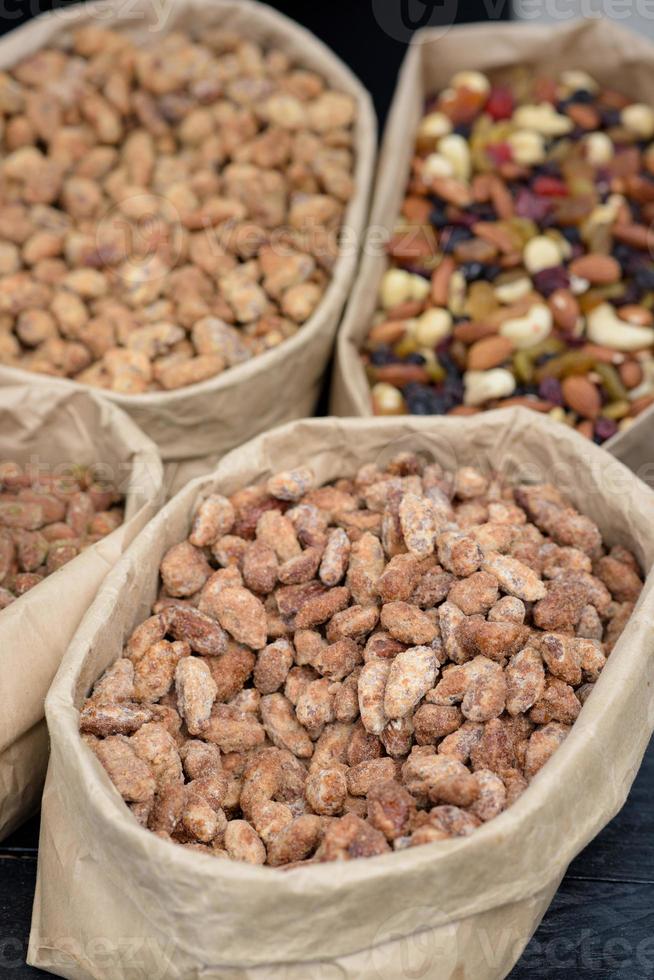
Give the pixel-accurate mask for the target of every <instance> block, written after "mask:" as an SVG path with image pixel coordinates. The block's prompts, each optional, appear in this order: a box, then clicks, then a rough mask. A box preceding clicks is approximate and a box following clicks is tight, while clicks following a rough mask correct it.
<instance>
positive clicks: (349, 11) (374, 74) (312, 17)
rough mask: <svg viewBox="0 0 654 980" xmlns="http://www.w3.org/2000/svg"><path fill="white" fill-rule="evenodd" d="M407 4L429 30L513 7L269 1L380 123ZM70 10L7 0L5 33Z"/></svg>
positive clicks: (2, 19) (470, 2)
mask: <svg viewBox="0 0 654 980" xmlns="http://www.w3.org/2000/svg"><path fill="white" fill-rule="evenodd" d="M116 2H117V4H118V5H119V4H120V2H121V0H116ZM123 2H124V0H123ZM403 2H406V3H408V14H409V17H410V18H412V19H413V18H415V19H416V21H417V20H419V18H420V15H421V13H422V14H424V13H425V11H426V12H427V13H428V14H429V18H428V24H429V25H439V24H448V23H454V22H456V23H463V22H465V23H468V22H470V21H476V20H487V19H488V10H489V9H490V10H495V11H496V12H497V11H499V12H498V13H497V14H496V15H494V16H495V19H507V18H508V11H509V6H510V4H509V0H506V2H503V0H499V2H498V0H492V2H490V0H486V2H484V0H425V2H423V0H322V2H321V0H268V3H269V5H270V6H271V7H275V8H276V9H277V10H280V11H281V12H282V13H284V14H286V15H287V16H288V17H291V18H293V20H295V21H297V22H298V23H299V24H302V25H303V26H305V27H307V28H309V30H311V31H313V32H314V34H317V35H318V37H319V38H320V39H321V40H323V41H324V42H325V44H327V45H328V46H329V47H331V48H332V49H333V50H334V51H335V52H336V53H337V54H338V55H340V57H341V58H342V59H343V61H345V62H346V63H347V64H348V65H349V66H350V67H351V68H352V70H353V71H354V72H355V73H356V74H357V75H358V76H359V78H360V79H361V81H362V82H363V84H364V85H365V86H366V87H367V88H368V89H369V90H370V92H371V93H372V95H373V98H374V100H375V105H376V107H377V112H378V114H379V115H380V118H383V117H384V115H385V114H386V110H387V108H388V105H389V103H390V100H391V98H392V95H393V91H394V88H395V80H396V77H397V72H398V69H399V67H400V64H401V62H402V59H403V57H404V54H405V52H406V39H407V38H408V36H409V31H408V30H407V28H406V27H405V26H404V23H403V19H406V18H403V14H402V3H403ZM68 5H69V3H68V0H57V2H55V3H53V2H52V0H2V3H0V33H3V34H4V33H5V32H6V31H10V30H12V29H13V28H14V27H17V26H18V25H19V24H21V23H23V22H24V21H26V20H28V19H29V18H30V17H33V16H34V15H35V14H38V13H39V12H40V11H45V10H52V9H53V7H55V8H61V7H65V6H68ZM125 9H126V10H128V9H129V6H128V5H126V6H125ZM398 37H402V38H404V40H398Z"/></svg>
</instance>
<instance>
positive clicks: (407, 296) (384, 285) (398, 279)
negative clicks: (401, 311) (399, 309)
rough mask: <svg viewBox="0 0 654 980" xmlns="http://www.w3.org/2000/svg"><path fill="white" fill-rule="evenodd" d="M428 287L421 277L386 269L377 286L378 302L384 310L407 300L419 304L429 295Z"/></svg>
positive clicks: (398, 270)
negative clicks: (415, 301)
mask: <svg viewBox="0 0 654 980" xmlns="http://www.w3.org/2000/svg"><path fill="white" fill-rule="evenodd" d="M429 289H430V285H429V283H428V282H427V280H426V279H424V278H423V277H422V276H418V275H414V274H413V273H411V272H407V271H406V270H405V269H388V270H387V271H386V272H385V273H384V275H383V276H382V279H381V282H380V284H379V300H380V302H381V305H382V306H383V308H384V309H385V310H390V309H392V307H394V306H398V305H399V304H400V303H406V302H407V300H412V299H413V300H417V301H418V302H420V301H421V300H423V299H425V297H426V296H427V294H428V293H429Z"/></svg>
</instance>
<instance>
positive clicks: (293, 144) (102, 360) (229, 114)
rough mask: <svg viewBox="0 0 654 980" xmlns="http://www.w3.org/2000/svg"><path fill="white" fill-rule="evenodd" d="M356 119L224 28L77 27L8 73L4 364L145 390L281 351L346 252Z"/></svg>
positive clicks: (3, 131) (307, 79)
mask: <svg viewBox="0 0 654 980" xmlns="http://www.w3.org/2000/svg"><path fill="white" fill-rule="evenodd" d="M355 113H356V104H355V101H354V99H353V98H352V97H351V96H349V95H347V94H345V93H342V92H337V91H333V90H330V88H329V87H328V86H327V84H326V82H325V81H324V80H323V79H322V78H321V77H319V76H318V75H317V74H315V73H314V72H311V71H306V70H303V69H301V68H299V67H296V66H294V65H293V64H292V63H291V62H290V59H289V58H288V56H287V55H285V54H284V53H283V52H282V51H280V50H276V49H270V50H265V51H264V50H262V48H260V47H259V46H258V45H257V44H255V43H254V42H252V41H249V40H246V39H244V38H241V37H239V36H237V35H234V34H232V33H228V32H226V31H221V30H204V31H203V32H202V36H201V40H194V39H193V38H191V37H189V36H187V35H184V34H181V33H173V34H170V35H168V36H166V37H165V38H163V39H160V40H157V41H156V43H154V44H152V45H151V46H149V47H136V46H135V45H134V44H133V43H132V42H131V41H130V40H129V38H128V37H126V36H123V35H121V34H118V33H115V32H112V31H109V30H103V29H99V28H97V27H93V26H91V27H85V28H82V29H81V30H78V31H77V32H76V33H75V35H74V37H73V38H72V41H71V43H70V47H68V48H65V49H64V48H62V49H59V48H57V49H45V50H41V51H39V52H37V53H36V54H34V55H31V56H29V57H27V58H26V59H24V60H23V61H21V62H20V63H19V64H17V65H16V67H15V68H14V69H13V70H11V71H8V72H0V157H1V160H0V362H1V363H5V364H9V365H12V366H15V367H20V368H24V369H27V370H30V371H36V372H40V373H44V374H49V375H58V376H62V377H69V378H74V379H75V380H77V381H80V382H83V383H85V384H89V385H94V386H97V387H100V388H105V389H110V390H112V391H115V392H121V393H125V394H140V393H142V392H147V391H156V390H169V389H175V388H180V387H183V386H185V385H189V384H193V383H195V382H199V381H203V380H206V379H207V378H211V377H214V376H215V375H218V374H219V373H220V372H222V371H223V370H225V369H227V368H230V367H232V366H234V365H237V364H240V363H242V362H243V361H246V360H248V359H249V358H252V357H253V356H255V355H257V354H261V353H263V352H265V351H266V350H268V349H270V348H272V347H274V346H276V345H277V344H279V343H281V342H282V341H283V340H285V339H286V338H288V337H290V336H291V335H292V334H294V333H295V332H296V331H297V330H298V329H299V327H300V326H301V324H303V323H304V322H305V321H306V320H308V319H309V317H310V316H311V315H312V313H313V312H314V310H315V309H316V308H317V306H318V304H319V303H320V301H321V299H322V297H323V295H324V293H325V290H326V288H327V286H328V284H329V281H330V278H331V271H332V268H333V265H334V262H335V260H336V258H337V256H338V242H337V236H338V231H339V228H340V225H341V222H342V219H343V214H344V210H345V207H346V205H347V202H348V200H349V199H350V197H351V195H352V193H353V177H352V174H353V160H354V150H353V125H354V121H355Z"/></svg>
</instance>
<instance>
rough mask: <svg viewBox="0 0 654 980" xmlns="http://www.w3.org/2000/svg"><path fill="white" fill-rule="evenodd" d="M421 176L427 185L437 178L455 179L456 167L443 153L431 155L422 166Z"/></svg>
mask: <svg viewBox="0 0 654 980" xmlns="http://www.w3.org/2000/svg"><path fill="white" fill-rule="evenodd" d="M445 138H446V139H449V138H450V137H449V136H447V137H445ZM441 142H442V140H441ZM439 145H440V144H439ZM421 176H422V179H423V180H424V181H425V183H428V182H429V181H430V180H433V179H434V178H435V177H454V167H453V166H452V163H451V161H450V160H448V159H447V157H446V156H444V155H443V154H442V153H430V154H429V156H428V157H427V158H426V159H425V162H424V163H423V165H422V174H421Z"/></svg>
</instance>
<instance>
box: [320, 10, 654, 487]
mask: <svg viewBox="0 0 654 980" xmlns="http://www.w3.org/2000/svg"><path fill="white" fill-rule="evenodd" d="M512 65H529V66H531V67H532V68H533V70H534V72H538V71H542V72H545V73H547V74H556V73H557V72H560V71H561V70H563V69H566V68H579V69H583V70H584V71H587V72H590V74H591V75H592V76H593V77H595V78H597V80H598V81H599V82H600V83H602V84H603V85H607V86H609V87H611V88H614V89H616V90H617V91H619V92H624V94H625V95H628V96H631V97H632V98H634V99H637V100H639V101H641V102H645V103H647V104H652V103H653V102H654V44H652V43H651V42H650V41H648V40H647V39H646V38H644V37H639V36H637V35H635V34H633V33H632V32H631V31H629V30H626V29H625V28H622V27H619V26H617V25H616V24H615V23H612V22H610V21H608V20H599V19H591V20H584V21H578V22H575V23H572V24H569V23H564V24H557V25H553V24H547V25H542V24H541V25H531V24H493V25H492V26H487V25H483V24H475V25H467V26H466V25H464V26H460V27H452V28H450V29H449V30H448V31H447V32H446V33H444V32H443V30H442V28H437V29H429V28H427V29H426V30H424V31H419V32H418V33H417V34H416V35H415V36H414V41H413V43H412V44H411V45H410V46H409V51H408V54H407V56H406V59H405V61H404V64H403V66H402V70H401V73H400V76H399V80H398V86H397V90H396V92H395V98H394V100H393V105H392V108H391V112H390V115H389V117H388V122H387V123H386V129H385V132H384V139H383V144H382V149H381V153H380V159H379V166H378V172H377V173H378V176H377V182H376V186H375V192H374V195H373V203H372V210H371V216H370V225H371V227H372V228H374V229H376V231H377V233H381V231H385V232H386V233H390V232H391V231H392V230H393V227H394V225H395V223H396V220H397V217H398V215H399V213H400V208H401V205H402V201H403V199H404V195H405V188H406V184H407V180H408V177H409V172H410V166H411V159H412V157H413V152H414V143H415V133H416V129H417V127H418V124H419V122H420V119H421V118H422V116H423V114H424V100H425V97H426V96H428V95H433V93H434V92H437V91H439V90H440V89H442V88H444V87H445V86H446V85H447V83H448V82H449V79H450V78H451V76H452V75H453V73H454V72H456V71H460V70H461V69H463V68H465V69H478V70H480V71H484V72H488V71H496V70H498V69H504V68H508V67H510V66H512ZM386 268H387V258H386V256H385V254H384V250H383V247H379V248H375V249H372V248H369V249H367V250H365V251H364V255H363V258H362V260H361V267H360V270H359V275H358V276H357V279H356V282H355V285H354V288H353V290H352V293H351V296H350V299H349V301H348V304H347V307H346V310H345V314H344V317H343V323H342V326H341V328H340V330H339V334H338V340H337V353H336V364H335V369H334V380H333V387H332V396H331V409H332V412H333V413H334V414H335V415H362V416H371V415H372V414H373V413H372V407H371V401H370V385H369V384H368V381H367V379H366V374H365V371H364V368H363V366H362V364H361V360H360V357H359V351H360V349H361V346H362V344H363V342H364V340H365V338H366V336H367V334H368V331H369V329H370V326H371V323H372V318H373V315H374V313H375V312H376V310H377V296H378V287H379V282H380V280H381V277H382V275H383V274H384V272H385V271H386ZM652 431H654V408H652V409H648V410H647V411H646V412H644V413H643V414H642V415H641V416H639V417H638V419H637V420H636V422H635V423H634V425H633V426H632V427H631V428H630V429H629V430H627V431H626V432H624V433H621V432H619V433H617V434H616V435H615V436H613V437H612V438H611V439H609V440H607V442H606V443H604V448H605V449H608V450H610V451H611V452H615V453H616V455H617V456H618V457H619V458H620V459H622V460H624V461H625V462H628V465H629V466H631V467H632V468H635V467H636V468H637V467H638V466H641V465H643V464H644V463H646V462H647V459H648V457H647V453H646V450H647V449H648V448H649V447H648V441H649V438H648V434H649V433H651V432H652ZM634 446H636V447H640V446H642V449H640V450H639V449H635V450H634V449H631V448H630V447H634ZM627 453H628V454H629V456H628V458H627V456H626V454H627ZM650 481H651V482H652V484H653V485H654V472H653V473H651V474H650Z"/></svg>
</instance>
